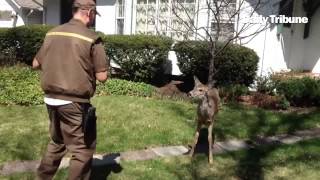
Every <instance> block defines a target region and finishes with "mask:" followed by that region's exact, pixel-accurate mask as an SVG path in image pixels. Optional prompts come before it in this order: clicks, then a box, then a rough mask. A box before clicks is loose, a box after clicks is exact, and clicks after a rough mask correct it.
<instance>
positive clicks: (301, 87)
mask: <svg viewBox="0 0 320 180" xmlns="http://www.w3.org/2000/svg"><path fill="white" fill-rule="evenodd" d="M277 92H278V93H279V94H281V95H283V96H285V97H286V99H287V100H288V101H289V102H290V103H291V104H292V105H295V106H312V105H320V80H317V79H313V78H309V77H304V78H294V79H288V80H282V81H280V82H279V83H278V84H277Z"/></svg>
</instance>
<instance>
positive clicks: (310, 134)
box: [0, 128, 320, 175]
mask: <svg viewBox="0 0 320 180" xmlns="http://www.w3.org/2000/svg"><path fill="white" fill-rule="evenodd" d="M314 138H320V128H315V129H310V130H303V131H297V132H295V133H293V134H282V135H276V136H270V137H259V138H256V140H254V141H248V140H230V141H225V142H217V143H215V145H214V154H221V153H225V152H230V151H238V150H242V149H249V148H254V147H257V146H261V145H281V144H294V143H297V142H300V141H304V140H309V139H314ZM188 151H189V148H188V147H185V146H168V147H157V148H150V149H145V150H140V151H129V152H123V153H115V154H96V155H94V161H93V166H101V165H112V164H120V162H123V161H144V160H150V159H155V158H161V157H170V156H180V155H185V154H187V153H188ZM69 161H70V158H64V159H63V161H62V162H61V165H60V169H61V168H66V167H68V165H69ZM38 165H39V161H38V160H36V161H15V162H8V163H6V164H4V165H3V166H2V167H0V175H10V174H14V173H21V172H35V170H36V168H37V166H38Z"/></svg>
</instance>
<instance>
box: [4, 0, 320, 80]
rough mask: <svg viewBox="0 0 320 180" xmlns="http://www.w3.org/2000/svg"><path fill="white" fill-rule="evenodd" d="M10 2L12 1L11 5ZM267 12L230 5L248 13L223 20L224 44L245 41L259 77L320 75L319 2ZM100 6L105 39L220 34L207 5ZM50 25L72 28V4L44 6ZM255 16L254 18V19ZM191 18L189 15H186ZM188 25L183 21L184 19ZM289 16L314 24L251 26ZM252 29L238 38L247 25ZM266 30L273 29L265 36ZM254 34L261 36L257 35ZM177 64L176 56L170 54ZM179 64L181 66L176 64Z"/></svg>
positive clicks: (279, 0) (276, 2)
mask: <svg viewBox="0 0 320 180" xmlns="http://www.w3.org/2000/svg"><path fill="white" fill-rule="evenodd" d="M6 1H7V0H6ZM261 1H262V2H263V3H264V5H263V6H262V8H259V9H255V8H256V7H255V4H254V3H255V2H257V0H230V1H229V4H228V9H230V10H231V11H232V10H234V9H237V8H238V7H239V6H240V5H241V6H243V7H246V8H247V10H243V9H242V8H241V9H242V10H241V11H240V12H239V13H238V15H237V16H234V17H233V18H229V19H228V18H227V20H225V21H224V20H223V18H222V20H220V23H219V25H220V26H221V27H220V29H221V31H220V35H221V34H222V36H221V37H222V38H220V40H225V39H228V38H229V37H230V35H231V37H232V36H233V35H235V34H237V35H239V37H237V38H236V39H235V40H234V41H233V42H234V43H238V44H241V45H244V46H247V47H249V48H251V49H253V50H254V51H255V52H256V53H257V54H258V56H259V57H260V62H259V72H258V74H267V73H268V72H271V71H281V70H297V71H310V72H313V73H320V51H319V50H318V47H320V34H319V33H318V32H319V31H320V10H319V9H320V8H319V6H320V1H319V0H261ZM174 2H177V1H174V0H96V3H97V10H98V11H99V13H100V14H101V16H97V18H96V23H95V28H96V30H97V31H100V32H103V33H105V34H150V35H151V34H152V35H166V36H169V37H171V38H173V39H176V40H183V39H193V40H198V39H202V38H203V37H204V38H205V37H206V33H208V32H210V33H214V32H215V31H214V29H215V28H216V26H217V23H216V21H215V19H214V18H213V16H212V14H211V13H210V12H209V11H208V8H207V5H206V2H207V1H205V0H179V1H178V2H179V5H176V4H174ZM43 5H44V6H43V7H44V8H43V9H44V14H45V16H44V20H43V22H44V23H46V24H52V25H58V24H62V23H65V22H67V21H68V20H69V19H70V18H71V16H72V14H71V5H72V0H44V2H43ZM252 11H253V13H251V12H252ZM183 12H187V13H183ZM177 15H178V17H179V18H180V20H181V19H183V20H184V22H181V21H179V18H177ZM278 15H286V16H288V17H307V18H308V20H309V21H308V23H291V24H290V23H270V21H267V22H250V21H248V17H250V18H254V17H256V18H257V19H259V18H261V17H264V18H270V17H272V16H278ZM248 23H249V24H250V28H247V29H246V30H245V31H242V32H241V33H239V34H238V32H240V31H241V30H242V29H241V27H243V26H244V25H245V24H248ZM188 25H189V26H191V25H193V26H194V27H195V29H196V31H197V33H190V32H188V29H187V28H185V27H186V26H188ZM261 26H263V27H264V26H265V27H267V28H265V29H263V30H261V31H259V30H258V29H259V28H260V27H261ZM252 32H259V33H253V34H254V35H252ZM169 54H170V56H169V58H171V60H173V61H175V62H176V58H175V56H174V53H172V52H171V53H169ZM173 64H175V63H173Z"/></svg>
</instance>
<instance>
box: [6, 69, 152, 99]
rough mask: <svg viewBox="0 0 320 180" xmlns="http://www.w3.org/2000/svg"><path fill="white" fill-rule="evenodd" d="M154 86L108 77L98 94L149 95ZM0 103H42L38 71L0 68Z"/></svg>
mask: <svg viewBox="0 0 320 180" xmlns="http://www.w3.org/2000/svg"><path fill="white" fill-rule="evenodd" d="M154 91H155V89H154V87H153V86H151V85H148V84H145V83H135V82H130V81H126V80H119V79H109V80H108V81H107V83H104V84H99V85H98V86H97V91H96V93H97V94H98V95H100V96H101V95H128V96H140V97H149V96H152V94H153V92H154ZM0 104H2V105H39V104H43V92H42V89H41V87H40V78H39V72H38V71H34V70H32V69H31V68H30V67H21V66H12V67H3V68H0Z"/></svg>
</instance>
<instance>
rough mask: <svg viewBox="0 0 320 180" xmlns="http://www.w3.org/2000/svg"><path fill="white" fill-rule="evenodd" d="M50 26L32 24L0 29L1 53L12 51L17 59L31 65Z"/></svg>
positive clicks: (5, 53)
mask: <svg viewBox="0 0 320 180" xmlns="http://www.w3.org/2000/svg"><path fill="white" fill-rule="evenodd" d="M51 28H52V26H43V25H32V26H20V27H15V28H11V29H8V30H4V31H3V32H1V31H0V34H1V33H4V35H0V43H1V44H2V45H1V46H0V50H1V54H3V55H4V56H10V55H12V54H11V53H14V55H15V57H16V58H17V60H19V61H22V62H24V63H26V64H28V65H31V64H32V60H33V58H34V56H35V54H36V53H37V51H38V50H39V49H40V47H41V44H42V42H43V39H44V37H45V35H46V33H47V32H48V30H50V29H51Z"/></svg>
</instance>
